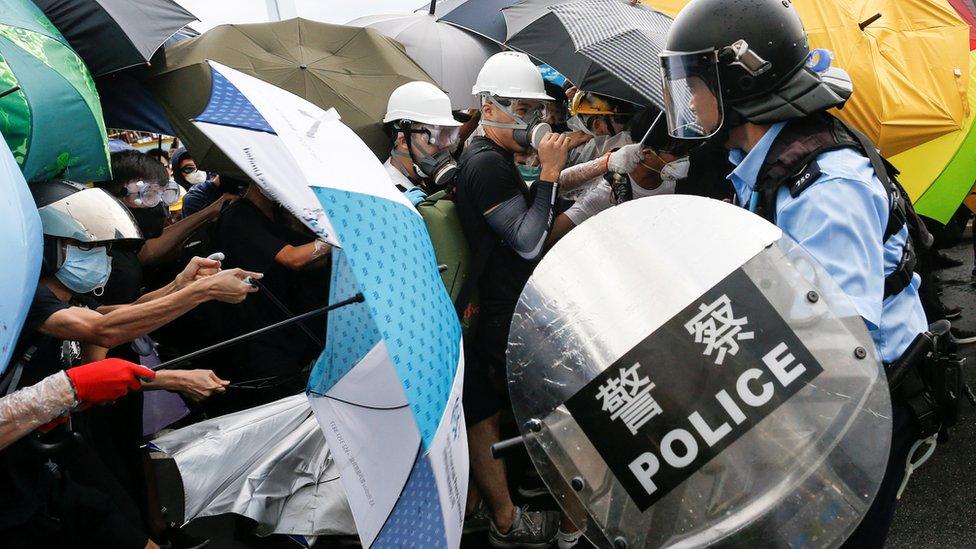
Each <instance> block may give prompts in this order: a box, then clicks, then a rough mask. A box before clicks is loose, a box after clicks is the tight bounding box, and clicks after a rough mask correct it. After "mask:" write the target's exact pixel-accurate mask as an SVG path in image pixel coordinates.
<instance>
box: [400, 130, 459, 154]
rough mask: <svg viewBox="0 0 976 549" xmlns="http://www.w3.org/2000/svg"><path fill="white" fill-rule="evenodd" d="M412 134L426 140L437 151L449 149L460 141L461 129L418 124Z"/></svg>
mask: <svg viewBox="0 0 976 549" xmlns="http://www.w3.org/2000/svg"><path fill="white" fill-rule="evenodd" d="M410 133H413V134H414V135H416V136H418V137H419V138H420V139H425V140H426V141H427V144H428V145H430V146H432V147H435V148H437V149H447V148H449V147H451V146H453V145H454V144H455V143H457V141H458V136H459V135H460V133H461V128H460V127H458V126H435V125H432V124H417V125H415V126H414V127H413V128H411V130H410Z"/></svg>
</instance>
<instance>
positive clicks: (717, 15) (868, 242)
mask: <svg viewBox="0 0 976 549" xmlns="http://www.w3.org/2000/svg"><path fill="white" fill-rule="evenodd" d="M667 50H668V51H667V52H665V54H663V55H662V57H661V63H662V68H663V74H664V78H665V90H666V93H665V97H666V98H668V101H667V105H666V106H667V109H668V110H667V113H668V123H669V127H670V130H671V132H672V135H674V136H676V137H696V138H702V137H711V138H712V139H714V140H716V141H718V142H720V143H723V144H724V145H725V146H726V148H728V149H729V151H730V153H729V158H730V160H731V161H732V163H733V164H735V166H736V167H735V169H734V170H733V171H732V173H731V174H730V175H729V179H730V180H731V181H732V184H733V185H734V186H735V190H736V197H737V203H738V204H739V205H741V206H743V207H748V208H749V209H750V210H751V211H753V212H756V213H758V214H760V215H762V216H764V217H766V218H767V219H769V220H771V221H773V222H775V223H776V224H777V225H778V226H779V227H780V228H782V229H783V231H784V232H785V233H786V234H788V235H789V236H790V237H792V238H793V239H794V240H796V241H797V242H798V243H799V244H800V245H801V246H803V247H804V248H805V249H806V250H807V251H808V252H809V253H810V254H811V255H813V256H814V257H815V258H816V259H817V260H818V261H819V262H820V264H821V265H823V266H824V268H826V270H827V271H828V272H829V273H830V274H831V275H832V276H833V278H834V280H836V281H837V283H838V284H839V285H840V287H841V288H842V289H843V290H844V292H845V293H846V294H847V295H848V296H849V297H850V298H851V300H852V301H853V302H854V305H855V307H856V308H857V310H858V312H859V313H860V314H861V317H862V318H863V319H864V321H865V324H866V325H867V327H868V330H869V331H870V333H871V335H872V337H873V338H874V341H875V344H876V345H877V348H878V350H879V352H880V355H881V358H882V360H883V361H884V363H885V364H886V365H891V364H893V363H895V362H896V361H898V359H899V357H900V356H901V355H902V353H903V352H904V351H905V349H906V348H907V347H908V345H909V344H910V343H911V342H912V341H913V340H914V339H915V338H916V336H918V334H920V333H921V332H923V331H925V330H926V328H927V325H926V322H925V314H924V312H923V310H922V304H921V302H920V300H919V296H918V286H919V277H918V276H917V275H915V276H913V275H912V272H911V270H910V269H911V263H912V262H906V261H904V260H903V258H905V257H906V252H907V253H909V254H910V253H911V242H910V237H909V227H908V225H907V224H906V222H905V220H906V219H908V217H907V214H906V211H905V205H904V201H903V199H902V197H901V192H900V191H899V190H898V189H897V188H893V185H894V183H891V182H889V181H888V174H887V173H880V172H878V171H876V170H875V169H874V168H873V167H872V162H871V160H870V159H869V156H868V155H877V152H876V150H875V148H874V146H873V145H870V143H867V142H866V139H864V140H863V141H862V140H861V138H860V137H859V136H858V135H856V134H854V133H853V132H852V131H850V130H848V129H847V128H846V127H845V126H844V125H843V124H842V123H840V122H839V121H838V120H837V119H835V118H834V117H833V116H832V115H830V114H828V113H827V112H826V111H827V110H828V109H831V108H834V107H840V106H842V105H843V104H844V102H845V101H846V99H847V95H848V93H849V91H848V93H843V92H841V91H840V90H838V89H834V88H832V87H831V86H830V85H829V84H828V83H827V82H825V81H824V80H823V79H822V78H821V75H820V73H818V72H815V71H814V70H813V69H812V68H810V67H809V66H808V65H807V59H808V56H809V54H810V51H809V47H808V41H807V37H806V32H805V31H804V28H803V24H802V23H801V21H800V17H799V16H798V15H797V13H796V11H795V9H794V8H793V7H792V5H791V4H790V3H789V2H779V1H776V0H763V1H761V2H751V3H729V2H725V1H723V0H692V1H691V2H690V3H689V4H688V5H687V6H686V7H685V8H684V9H683V10H682V11H681V13H679V14H678V17H677V18H676V19H675V20H674V24H673V25H672V26H671V29H670V31H669V33H668V38H667ZM708 52H713V53H711V55H708ZM689 98H690V99H689ZM811 159H812V161H810V160H811ZM801 161H802V162H807V164H805V165H803V164H800V163H799V162H801ZM791 162H793V164H791ZM902 271H904V272H902ZM893 408H894V418H893V423H894V434H893V438H892V445H891V454H890V456H889V462H888V469H887V471H886V473H885V477H884V480H883V482H882V486H881V488H880V491H879V493H878V495H877V496H876V497H875V499H874V503H873V504H872V506H871V509H870V510H869V511H868V513H867V515H866V516H865V517H864V519H863V520H862V521H861V524H860V525H859V526H858V528H857V530H856V531H855V532H854V533H853V534H852V535H851V537H850V538H849V540H848V541H847V545H848V546H851V547H864V546H880V545H882V544H883V543H884V540H885V538H886V536H887V533H888V528H889V526H890V524H891V520H892V518H893V516H894V509H895V493H896V491H897V490H898V486H899V484H900V483H901V480H902V477H903V475H904V471H905V459H906V456H907V454H908V452H909V448H910V447H911V445H912V443H913V442H914V441H915V440H916V438H918V437H917V434H918V431H919V426H918V424H917V422H916V418H914V417H912V412H911V409H910V408H908V406H907V405H906V403H905V402H904V401H899V400H898V399H895V402H894V403H893Z"/></svg>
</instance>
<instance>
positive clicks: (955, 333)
mask: <svg viewBox="0 0 976 549" xmlns="http://www.w3.org/2000/svg"><path fill="white" fill-rule="evenodd" d="M949 334H951V335H952V339H953V342H954V343H955V344H956V345H969V344H970V343H976V332H972V331H969V330H963V329H962V328H949Z"/></svg>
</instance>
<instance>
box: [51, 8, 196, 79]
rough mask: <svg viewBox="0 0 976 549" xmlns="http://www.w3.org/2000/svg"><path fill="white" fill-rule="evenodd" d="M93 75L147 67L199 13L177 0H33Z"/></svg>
mask: <svg viewBox="0 0 976 549" xmlns="http://www.w3.org/2000/svg"><path fill="white" fill-rule="evenodd" d="M34 3H35V4H37V6H38V7H40V8H41V10H43V11H44V14H45V15H47V17H48V19H50V20H51V22H52V23H54V26H56V27H57V28H58V30H60V31H61V34H63V35H64V36H65V38H67V39H68V42H70V43H71V47H72V48H74V50H75V51H76V52H78V55H80V56H81V58H82V59H83V60H84V61H85V64H86V65H88V68H89V70H91V72H92V74H93V75H94V76H101V75H103V74H108V73H110V72H115V71H119V70H122V69H125V68H127V67H133V66H136V65H144V64H146V63H148V62H149V59H150V58H152V55H153V53H155V52H156V50H157V49H159V47H160V46H162V45H163V42H165V41H166V40H168V39H169V38H170V37H171V36H173V35H174V34H175V33H176V32H177V31H179V30H180V29H182V28H183V27H184V26H185V25H186V24H187V23H189V22H191V21H196V19H197V18H196V17H195V16H194V15H193V14H192V13H190V12H188V11H186V10H185V9H183V7H181V6H180V5H179V4H177V3H176V2H174V1H173V0H34Z"/></svg>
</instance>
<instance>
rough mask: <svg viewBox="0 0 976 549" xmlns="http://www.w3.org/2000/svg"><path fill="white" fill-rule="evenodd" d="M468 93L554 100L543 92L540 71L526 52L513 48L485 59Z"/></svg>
mask: <svg viewBox="0 0 976 549" xmlns="http://www.w3.org/2000/svg"><path fill="white" fill-rule="evenodd" d="M471 93H473V94H474V95H480V94H483V93H487V94H491V95H494V96H498V97H507V98H511V99H536V100H539V101H554V99H553V98H552V97H550V96H549V95H547V94H546V87H545V84H543V81H542V73H540V72H539V69H538V68H537V67H536V66H535V65H534V64H533V63H532V61H531V60H530V59H529V56H528V55H525V54H524V53H521V52H515V51H503V52H501V53H496V54H495V55H492V56H491V57H489V58H488V60H487V61H485V66H483V67H481V72H479V73H478V79H477V80H476V81H475V83H474V87H473V88H471Z"/></svg>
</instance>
